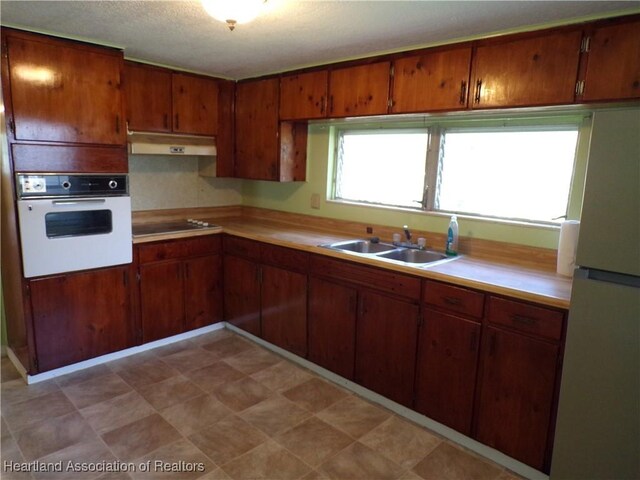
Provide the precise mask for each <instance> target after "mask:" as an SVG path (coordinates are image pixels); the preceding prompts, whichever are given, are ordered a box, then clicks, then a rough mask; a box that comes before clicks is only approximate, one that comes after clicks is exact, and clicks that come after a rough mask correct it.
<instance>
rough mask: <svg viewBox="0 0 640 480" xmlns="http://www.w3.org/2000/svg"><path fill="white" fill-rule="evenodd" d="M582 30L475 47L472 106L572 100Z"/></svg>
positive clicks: (517, 105)
mask: <svg viewBox="0 0 640 480" xmlns="http://www.w3.org/2000/svg"><path fill="white" fill-rule="evenodd" d="M581 41H582V33H581V31H579V30H575V31H568V32H566V31H565V32H557V33H544V34H541V35H538V36H535V37H525V38H521V39H515V40H510V41H506V42H499V43H494V42H490V43H487V44H485V45H481V46H479V47H477V48H476V51H475V55H474V59H473V81H472V84H471V99H470V102H469V105H470V106H471V107H472V108H494V107H524V106H534V105H553V104H568V103H573V100H574V95H575V93H574V92H575V87H576V80H577V75H578V61H579V57H580V44H581Z"/></svg>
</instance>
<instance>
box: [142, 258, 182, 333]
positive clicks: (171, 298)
mask: <svg viewBox="0 0 640 480" xmlns="http://www.w3.org/2000/svg"><path fill="white" fill-rule="evenodd" d="M182 276H183V273H182V263H181V262H180V261H171V262H163V263H150V264H148V265H141V266H140V311H141V315H142V341H143V342H144V343H147V342H151V341H153V340H158V339H160V338H165V337H170V336H171V335H177V334H178V333H182V332H183V331H184V281H183V278H182Z"/></svg>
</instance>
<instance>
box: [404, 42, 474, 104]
mask: <svg viewBox="0 0 640 480" xmlns="http://www.w3.org/2000/svg"><path fill="white" fill-rule="evenodd" d="M470 66H471V48H459V49H455V50H442V51H438V52H433V53H425V54H423V55H417V56H415V57H404V58H400V59H398V60H396V61H395V62H394V75H393V104H392V107H391V111H392V112H393V113H409V112H428V111H436V110H454V109H462V108H466V107H467V91H468V89H469V69H470Z"/></svg>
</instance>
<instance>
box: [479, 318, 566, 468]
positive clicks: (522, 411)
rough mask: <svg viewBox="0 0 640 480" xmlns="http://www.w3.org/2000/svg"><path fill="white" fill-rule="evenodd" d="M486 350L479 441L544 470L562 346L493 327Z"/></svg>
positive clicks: (488, 330)
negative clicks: (559, 347) (559, 354)
mask: <svg viewBox="0 0 640 480" xmlns="http://www.w3.org/2000/svg"><path fill="white" fill-rule="evenodd" d="M482 348H483V352H484V353H483V363H482V381H481V386H480V396H479V401H478V409H477V420H476V437H477V439H478V440H479V441H480V442H482V443H485V444H487V445H489V446H491V447H494V448H497V449H498V450H500V451H502V452H504V453H506V454H507V455H510V456H512V457H513V458H515V459H517V460H520V461H521V462H524V463H526V464H527V465H530V466H532V467H534V468H536V469H538V470H543V468H545V450H546V446H547V434H548V431H549V422H550V417H551V408H552V403H553V393H554V386H555V380H556V368H557V361H558V346H557V345H553V344H550V343H547V342H544V341H540V340H535V339H533V338H529V337H525V336H524V335H520V334H517V333H510V332H506V331H503V330H500V329H497V328H492V327H489V328H487V331H486V335H485V336H484V340H483V346H482Z"/></svg>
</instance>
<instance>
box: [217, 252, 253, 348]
mask: <svg viewBox="0 0 640 480" xmlns="http://www.w3.org/2000/svg"><path fill="white" fill-rule="evenodd" d="M259 268H260V267H259V265H258V264H257V263H255V262H252V261H250V260H246V259H244V258H240V257H235V256H232V255H225V257H224V318H225V320H226V321H227V322H229V323H231V324H232V325H235V326H236V327H238V328H241V329H242V330H246V331H247V332H249V333H251V334H252V335H255V336H257V337H260V336H262V329H261V326H260V280H259V274H260V273H259Z"/></svg>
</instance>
